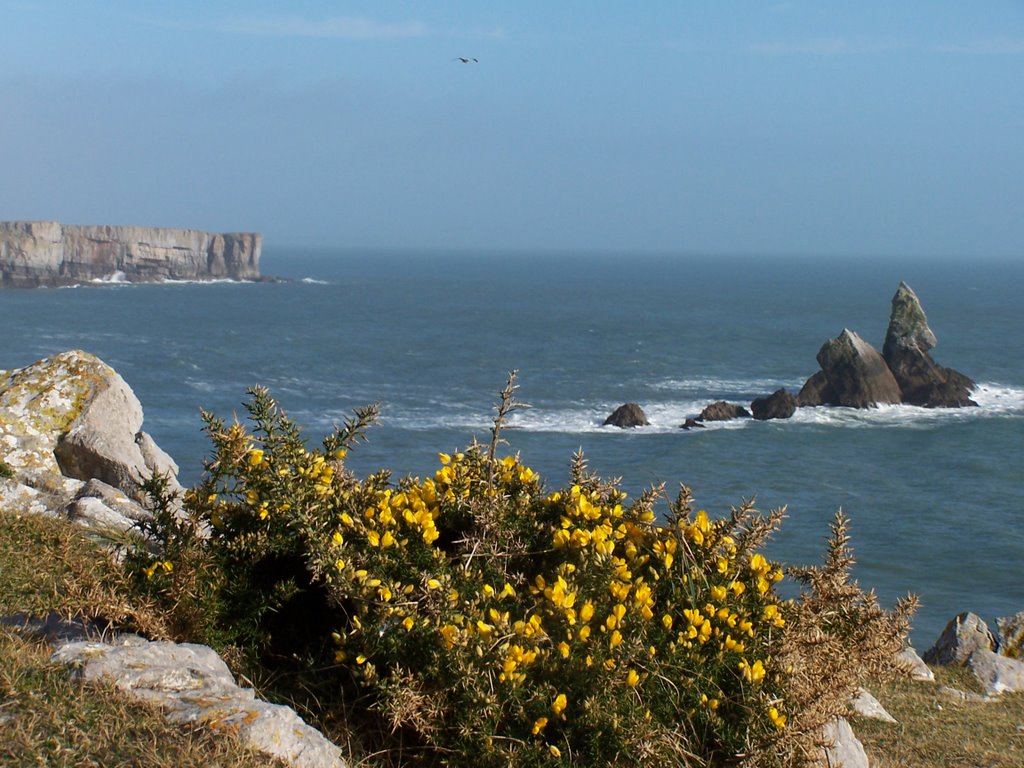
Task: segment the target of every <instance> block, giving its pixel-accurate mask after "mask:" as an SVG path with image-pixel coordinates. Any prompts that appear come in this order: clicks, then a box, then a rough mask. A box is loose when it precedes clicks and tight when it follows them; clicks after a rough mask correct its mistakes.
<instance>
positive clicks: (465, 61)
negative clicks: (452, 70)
mask: <svg viewBox="0 0 1024 768" xmlns="http://www.w3.org/2000/svg"><path fill="white" fill-rule="evenodd" d="M452 61H458V62H461V63H462V64H469V63H470V62H473V63H474V64H478V63H479V62H478V61H477V60H476V59H473V58H467V57H466V56H456V57H455V58H454V59H452Z"/></svg>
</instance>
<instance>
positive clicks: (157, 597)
mask: <svg viewBox="0 0 1024 768" xmlns="http://www.w3.org/2000/svg"><path fill="white" fill-rule="evenodd" d="M516 407H518V404H517V402H516V400H515V384H514V376H513V377H510V380H509V382H508V385H507V386H506V387H505V389H504V390H503V391H502V392H501V396H500V402H499V403H498V405H497V408H496V410H497V414H496V417H495V419H494V424H493V428H492V430H491V440H490V442H489V444H486V445H484V444H479V443H473V444H472V445H470V446H469V447H467V448H466V449H465V450H462V451H455V452H452V453H441V454H440V455H439V466H438V468H437V469H436V470H435V472H434V473H433V474H432V476H430V477H427V478H414V477H408V478H401V479H398V480H394V479H393V478H392V477H391V475H390V473H389V472H388V471H386V470H382V471H381V472H378V473H376V474H372V475H370V476H369V477H367V478H365V479H362V480H360V479H358V478H356V477H355V476H354V475H353V474H352V473H350V472H349V471H348V470H347V469H346V465H345V458H346V455H347V452H348V451H349V450H352V449H354V448H356V446H357V445H358V443H359V442H360V440H361V439H363V437H364V434H365V432H366V430H367V428H368V427H369V426H370V425H371V424H372V423H373V422H374V421H375V420H376V409H375V408H373V407H370V408H366V409H364V410H362V411H358V412H357V413H356V414H355V415H354V416H353V417H352V418H351V419H350V420H349V421H347V422H346V424H345V425H344V426H343V427H341V428H339V429H337V430H336V431H335V432H333V433H332V434H330V435H328V436H326V437H325V438H324V439H323V441H322V443H321V445H320V446H319V447H315V448H310V447H309V446H307V444H306V442H305V441H304V439H303V437H302V435H301V431H300V429H299V427H298V426H297V425H295V424H294V423H293V422H291V421H290V420H289V419H288V417H287V415H286V414H285V413H283V412H282V411H281V409H280V408H279V407H278V406H277V404H276V403H275V402H274V401H273V399H272V398H271V397H270V395H269V394H268V393H267V391H266V390H264V389H260V388H256V389H253V390H251V391H250V399H249V400H248V402H247V403H246V410H247V411H248V415H249V420H248V423H240V422H237V421H234V422H232V423H227V422H225V421H224V420H222V419H220V418H218V417H216V416H215V415H213V414H209V413H206V414H204V421H205V424H206V427H205V428H206V431H207V433H208V435H209V437H210V439H211V441H212V444H213V452H212V455H211V457H210V458H209V460H208V462H207V464H206V473H205V476H204V478H203V479H202V481H201V482H200V483H199V484H198V485H196V486H195V487H194V488H192V489H191V490H190V491H188V492H187V493H186V494H185V496H184V499H183V500H182V501H183V504H180V503H179V500H178V499H177V498H176V497H175V494H174V493H172V492H170V491H169V490H168V486H167V484H166V482H165V481H164V479H163V478H161V477H160V476H156V477H154V478H153V479H152V480H151V481H150V483H149V485H148V491H149V493H150V496H151V499H152V501H153V509H154V516H153V518H152V519H151V520H149V521H146V522H143V523H141V527H142V528H143V530H144V532H145V533H146V534H147V536H148V537H150V539H151V541H153V542H155V543H156V544H157V547H156V551H157V552H158V554H156V555H154V554H152V551H151V550H150V549H149V548H141V547H140V548H135V549H131V550H129V551H128V552H127V556H126V560H125V565H126V568H127V573H128V577H129V578H130V579H132V593H133V594H134V595H137V596H138V597H139V599H141V600H143V601H145V602H147V603H148V604H152V605H153V606H155V611H156V614H157V615H159V616H160V618H161V621H162V622H163V623H164V625H165V626H166V628H167V631H168V632H169V633H170V634H171V636H172V637H175V638H176V639H183V640H184V639H187V640H191V641H198V642H204V643H209V644H211V645H213V646H214V647H216V648H217V649H218V650H220V651H221V652H222V653H224V654H225V656H226V658H228V659H229V660H231V661H232V663H234V664H235V665H236V667H237V668H238V669H240V670H242V671H244V673H245V674H246V676H247V677H248V678H249V679H252V680H254V681H255V682H256V683H257V684H259V685H263V686H266V687H268V688H271V689H274V690H276V691H277V693H278V695H283V696H285V697H286V698H288V700H289V701H290V703H293V704H295V705H298V706H299V707H300V709H301V710H303V712H304V714H306V715H307V716H308V717H310V718H311V719H312V720H313V721H314V722H316V723H317V724H318V725H320V726H321V727H323V728H324V729H325V730H326V731H327V732H328V733H329V734H332V735H333V733H337V732H339V729H340V730H343V731H344V732H346V733H351V734H358V739H357V740H358V743H356V744H353V745H351V748H352V749H353V751H354V752H355V753H356V754H357V755H361V756H363V757H365V758H366V759H367V761H368V762H375V763H377V764H394V765H406V764H423V765H432V764H449V765H461V764H467V763H468V762H469V761H473V762H474V763H478V764H481V765H494V766H499V765H500V766H505V765H523V766H526V765H529V766H534V765H550V766H568V765H611V764H614V765H647V764H665V765H694V766H697V765H729V764H737V765H740V764H742V765H750V766H767V765H780V766H781V765H799V764H801V763H802V762H804V761H806V760H807V759H809V756H811V755H813V754H815V746H816V744H817V742H819V741H820V734H821V729H822V726H823V725H824V724H825V723H826V722H827V721H829V720H830V719H831V718H833V717H835V716H837V715H842V714H845V713H846V707H847V702H848V701H849V699H850V696H851V695H852V693H853V691H854V690H855V689H856V686H857V685H858V684H859V683H860V682H861V681H863V680H864V679H865V678H866V676H868V675H874V676H876V677H879V678H887V677H891V676H892V675H893V674H894V673H895V669H894V667H893V658H894V654H895V653H896V651H898V650H899V649H900V648H901V647H902V646H903V643H904V640H905V636H906V632H907V629H908V626H909V621H910V617H911V615H912V613H913V610H914V607H915V601H914V599H913V598H912V597H908V598H907V599H905V600H902V601H900V602H899V603H898V604H897V605H896V606H895V608H894V609H893V610H892V611H886V610H883V609H882V608H881V607H880V606H879V605H878V604H877V602H876V600H875V599H874V597H873V595H872V594H870V593H865V592H863V591H861V590H860V588H859V587H857V586H856V585H855V584H853V583H851V582H850V579H849V570H850V566H851V565H852V555H851V552H850V548H849V538H848V534H847V528H848V522H847V520H846V519H845V518H844V517H843V516H842V514H838V515H837V516H836V519H835V521H834V524H833V529H832V535H831V537H830V539H829V541H828V544H827V547H826V552H825V557H824V562H823V564H822V565H820V566H817V567H812V568H802V569H790V570H789V571H788V575H789V580H790V581H791V582H792V589H791V592H792V593H793V594H794V597H791V598H789V599H783V597H782V596H781V595H780V592H779V583H780V582H781V581H782V580H783V579H784V578H786V576H785V573H786V571H784V569H783V567H782V566H781V565H780V564H779V563H775V562H772V561H770V560H769V559H768V558H766V557H765V555H764V554H763V552H762V551H761V550H762V548H763V545H764V543H765V541H766V540H767V539H768V538H769V536H770V535H771V534H772V533H773V531H775V530H776V528H777V527H778V526H779V525H780V523H781V521H782V518H783V512H782V511H781V510H777V511H774V512H771V513H769V514H761V513H759V512H757V511H756V510H755V509H754V508H753V506H752V505H751V504H749V503H743V504H741V505H740V506H738V507H736V508H734V509H732V510H731V511H730V512H729V513H728V514H727V515H726V516H724V517H713V516H710V515H708V514H707V513H706V512H705V511H703V510H698V509H695V508H694V504H693V500H692V497H691V494H690V491H689V489H687V488H685V487H680V489H679V491H678V493H677V494H676V495H675V497H674V498H672V499H665V494H664V490H663V488H660V487H659V488H652V489H650V490H648V491H646V492H644V493H642V494H641V495H640V496H639V497H638V498H635V499H632V500H630V499H628V498H627V497H626V494H624V493H623V492H622V491H621V490H620V489H619V488H618V486H617V484H616V483H615V482H613V481H606V480H603V479H601V478H599V477H596V476H594V475H593V474H591V473H590V472H589V471H588V470H587V467H586V462H585V460H584V458H583V456H582V455H577V456H575V457H573V460H572V472H571V482H570V484H569V485H568V486H567V487H565V488H560V489H549V488H547V487H546V486H545V484H544V482H543V480H542V479H541V478H540V477H538V476H537V474H536V473H534V472H533V471H532V470H531V469H530V468H529V467H527V466H525V465H524V464H523V463H522V462H521V460H520V459H519V457H518V456H517V455H515V454H512V453H507V452H504V450H503V449H504V448H505V445H504V442H503V440H502V439H501V430H502V427H503V424H504V422H505V419H506V418H507V416H508V414H509V413H511V412H512V411H513V410H515V409H516ZM503 452H504V455H502V453H503ZM661 504H664V505H665V508H664V509H659V505H661ZM837 660H841V663H837ZM371 758H372V759H371Z"/></svg>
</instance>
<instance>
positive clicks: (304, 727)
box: [52, 635, 346, 768]
mask: <svg viewBox="0 0 1024 768" xmlns="http://www.w3.org/2000/svg"><path fill="white" fill-rule="evenodd" d="M52 659H53V661H56V662H59V663H61V664H65V665H67V666H69V667H71V668H72V669H73V670H74V673H75V674H76V675H77V676H78V677H79V678H80V679H82V680H83V681H84V682H88V683H99V682H101V681H107V682H111V683H113V684H114V685H115V686H117V688H119V689H120V690H121V691H123V692H124V693H126V694H127V695H128V696H130V697H132V698H135V699H140V700H142V701H147V702H151V703H155V704H158V705H160V706H161V707H162V708H163V709H164V710H165V712H166V716H167V719H168V720H170V721H171V722H175V723H200V724H202V725H204V726H206V727H207V728H210V729H211V730H214V731H220V732H224V733H232V734H234V735H236V736H237V737H238V738H239V739H240V740H241V741H242V743H243V744H245V745H247V746H249V747H251V748H252V749H255V750H257V751H259V752H262V753H263V754H265V755H269V756H271V757H276V758H278V759H280V760H282V761H283V762H285V763H286V764H288V765H291V766H294V768H344V766H345V765H346V763H345V761H344V760H343V759H342V757H341V750H340V749H339V748H338V747H337V746H336V745H334V744H332V743H331V742H330V741H328V740H327V739H326V738H325V737H324V735H323V734H322V733H320V732H319V731H317V730H316V729H314V728H313V727H311V726H309V725H308V724H306V723H305V722H304V721H303V720H302V718H300V717H299V716H298V715H297V714H296V713H295V710H293V709H291V708H290V707H286V706H282V705H280V704H270V703H268V702H266V701H263V700H261V699H258V698H256V696H255V694H254V692H253V691H252V689H248V688H239V687H238V686H237V685H236V684H235V681H234V678H233V677H232V675H231V672H230V671H229V670H228V668H227V665H226V664H225V663H224V661H223V660H222V659H221V658H220V657H219V656H218V655H217V654H216V653H215V652H214V651H213V650H212V649H211V648H208V647H207V646H205V645H193V644H191V643H180V644H179V643H170V642H155V641H147V640H143V639H142V638H139V637H136V636H134V635H122V636H119V637H115V638H112V639H111V640H110V641H109V642H99V641H96V640H71V641H69V642H64V643H60V644H58V647H57V648H56V650H55V651H54V653H53V656H52Z"/></svg>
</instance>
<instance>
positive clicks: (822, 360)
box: [801, 328, 902, 408]
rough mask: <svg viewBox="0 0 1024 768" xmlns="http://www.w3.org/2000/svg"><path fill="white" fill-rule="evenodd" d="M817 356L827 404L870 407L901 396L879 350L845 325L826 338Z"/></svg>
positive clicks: (892, 401)
mask: <svg viewBox="0 0 1024 768" xmlns="http://www.w3.org/2000/svg"><path fill="white" fill-rule="evenodd" d="M817 359H818V365H820V366H821V373H822V374H823V376H824V379H825V382H826V383H827V390H824V391H823V394H825V393H826V392H827V395H828V397H829V400H828V401H827V404H828V405H841V406H847V407H850V408H871V407H873V406H876V405H880V404H896V403H899V402H900V401H901V400H902V398H901V396H900V387H899V384H897V383H896V379H895V378H894V377H893V375H892V373H891V372H890V371H889V368H888V366H886V364H885V360H884V359H883V358H882V356H881V355H880V354H878V350H876V349H875V348H874V347H872V346H871V345H870V344H868V343H867V342H866V341H864V339H862V338H861V337H860V336H858V335H857V334H856V333H854V332H853V331H851V330H849V329H848V328H844V329H843V332H842V333H840V334H839V336H837V337H836V338H834V339H829V340H828V341H826V342H825V343H824V344H823V345H822V347H821V349H820V350H819V351H818V358H817ZM805 386H806V385H805ZM801 392H803V390H801Z"/></svg>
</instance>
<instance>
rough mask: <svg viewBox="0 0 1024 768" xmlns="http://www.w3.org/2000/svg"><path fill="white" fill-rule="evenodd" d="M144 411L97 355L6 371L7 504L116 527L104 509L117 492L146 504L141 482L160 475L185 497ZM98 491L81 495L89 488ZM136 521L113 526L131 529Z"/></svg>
mask: <svg viewBox="0 0 1024 768" xmlns="http://www.w3.org/2000/svg"><path fill="white" fill-rule="evenodd" d="M142 419H143V415H142V406H141V405H140V404H139V401H138V398H136V396H135V393H134V392H132V390H131V388H130V387H129V386H128V385H127V384H126V383H125V381H124V379H122V378H121V377H120V376H119V375H118V374H117V372H116V371H114V369H113V368H111V367H110V366H108V365H107V364H106V363H104V362H103V361H102V360H100V359H99V358H97V357H96V356H94V355H91V354H89V353H87V352H82V351H81V350H71V351H69V352H62V353H60V354H57V355H53V356H51V357H48V358H45V359H43V360H40V361H38V362H36V363H33V364H32V365H29V366H26V367H24V368H18V369H15V370H10V371H0V462H2V463H3V465H4V466H5V467H6V468H7V470H6V474H8V475H9V477H8V478H7V479H6V480H4V481H2V482H0V486H2V487H0V499H2V500H4V501H5V502H6V503H13V504H18V505H20V507H24V508H28V509H33V508H34V505H35V506H41V507H42V510H41V511H48V512H50V514H57V513H64V512H67V511H68V510H69V509H70V507H71V505H72V504H73V503H74V502H76V501H81V500H83V499H86V498H88V499H92V501H84V502H83V503H82V504H80V505H77V506H76V509H77V512H76V513H73V516H75V517H76V518H78V519H82V520H83V521H84V520H92V521H99V520H102V519H106V520H108V521H109V520H112V519H114V518H110V517H109V516H108V515H106V514H105V513H103V512H102V510H100V509H99V507H98V505H100V504H103V505H107V504H108V503H113V502H111V501H110V500H111V499H112V498H114V496H113V495H112V494H113V492H114V491H116V492H117V493H119V494H123V495H124V496H127V497H129V498H130V499H131V500H133V501H135V502H138V501H141V500H143V497H144V494H143V492H142V490H141V488H140V485H139V483H140V482H141V481H142V480H144V479H146V478H148V477H150V476H151V475H152V474H153V473H156V472H159V473H161V474H164V475H167V476H168V477H169V479H170V485H171V488H172V489H174V490H180V489H181V486H180V485H178V483H177V480H176V479H175V478H176V475H177V472H178V467H177V465H176V464H175V463H174V461H173V460H171V458H170V457H169V456H168V455H167V454H166V453H164V452H163V451H162V450H160V448H159V447H158V446H157V445H156V443H155V442H154V441H153V440H152V438H151V437H150V436H149V435H147V434H146V433H145V432H143V431H141V428H142ZM90 480H97V481H100V482H101V483H102V484H104V485H105V486H109V488H110V489H112V491H111V492H109V493H108V492H104V493H99V492H98V491H97V489H96V487H93V489H92V490H91V491H89V492H88V493H86V494H83V493H81V492H82V489H83V488H84V487H85V486H86V483H87V481H90ZM113 506H114V509H110V507H109V506H108V509H109V511H110V512H111V514H112V515H115V516H117V515H121V511H122V510H129V509H130V510H132V511H133V513H136V511H137V510H139V509H140V508H139V507H138V505H137V504H132V505H128V504H122V503H121V502H117V503H114V504H113ZM130 524H131V518H127V519H126V520H119V521H118V522H117V524H116V525H115V526H114V527H117V528H125V527H129V526H130Z"/></svg>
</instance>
